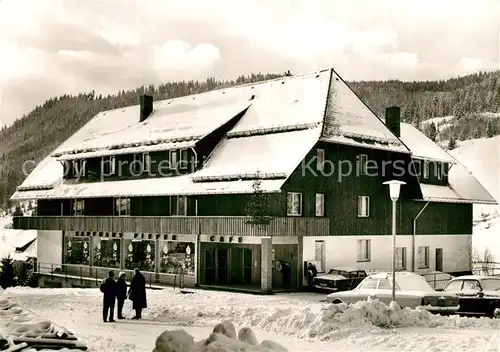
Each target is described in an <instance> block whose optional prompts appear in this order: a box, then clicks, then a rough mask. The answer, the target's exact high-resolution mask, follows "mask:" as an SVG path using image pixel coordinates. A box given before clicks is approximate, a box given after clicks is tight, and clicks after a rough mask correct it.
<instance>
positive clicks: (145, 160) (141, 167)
mask: <svg viewBox="0 0 500 352" xmlns="http://www.w3.org/2000/svg"><path fill="white" fill-rule="evenodd" d="M150 170H151V155H149V153H142V154H134V161H133V162H132V171H133V173H134V174H139V175H140V174H142V173H143V172H149V171H150ZM136 176H137V175H136Z"/></svg>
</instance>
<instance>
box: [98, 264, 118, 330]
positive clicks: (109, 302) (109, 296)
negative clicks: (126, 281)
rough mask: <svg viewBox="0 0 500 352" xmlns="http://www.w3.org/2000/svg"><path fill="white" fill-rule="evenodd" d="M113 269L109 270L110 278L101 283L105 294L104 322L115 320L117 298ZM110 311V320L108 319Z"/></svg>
mask: <svg viewBox="0 0 500 352" xmlns="http://www.w3.org/2000/svg"><path fill="white" fill-rule="evenodd" d="M114 276H115V273H114V272H113V270H111V271H110V272H109V275H108V278H107V279H106V280H104V281H103V282H102V283H101V287H100V289H101V292H102V293H103V294H104V295H103V307H102V319H103V321H104V322H107V321H109V322H110V323H112V322H114V321H115V320H114V318H113V317H114V315H115V300H116V289H117V287H116V281H115V279H114ZM108 313H109V320H108Z"/></svg>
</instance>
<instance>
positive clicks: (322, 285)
mask: <svg viewBox="0 0 500 352" xmlns="http://www.w3.org/2000/svg"><path fill="white" fill-rule="evenodd" d="M366 276H367V275H366V271H364V270H362V269H356V268H335V269H331V270H330V271H328V273H326V274H319V275H318V276H316V277H315V278H314V279H313V287H314V289H315V290H317V291H322V292H323V291H328V292H340V291H348V290H352V289H354V288H355V287H356V286H358V285H359V283H360V282H361V281H363V279H364V278H365V277H366Z"/></svg>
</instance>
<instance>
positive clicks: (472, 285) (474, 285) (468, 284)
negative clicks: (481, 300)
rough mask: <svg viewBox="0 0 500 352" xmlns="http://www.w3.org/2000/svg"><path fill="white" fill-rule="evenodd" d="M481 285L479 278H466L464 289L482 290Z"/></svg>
mask: <svg viewBox="0 0 500 352" xmlns="http://www.w3.org/2000/svg"><path fill="white" fill-rule="evenodd" d="M480 290H481V286H480V285H479V281H477V280H465V281H464V286H463V288H462V291H480Z"/></svg>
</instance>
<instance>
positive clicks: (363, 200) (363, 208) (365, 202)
mask: <svg viewBox="0 0 500 352" xmlns="http://www.w3.org/2000/svg"><path fill="white" fill-rule="evenodd" d="M368 216H370V197H368V196H358V217H360V218H367V217H368Z"/></svg>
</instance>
